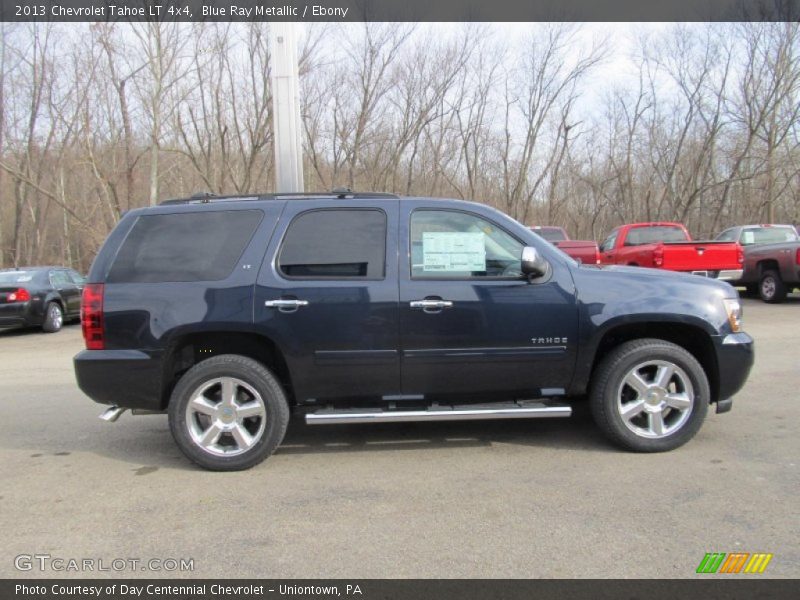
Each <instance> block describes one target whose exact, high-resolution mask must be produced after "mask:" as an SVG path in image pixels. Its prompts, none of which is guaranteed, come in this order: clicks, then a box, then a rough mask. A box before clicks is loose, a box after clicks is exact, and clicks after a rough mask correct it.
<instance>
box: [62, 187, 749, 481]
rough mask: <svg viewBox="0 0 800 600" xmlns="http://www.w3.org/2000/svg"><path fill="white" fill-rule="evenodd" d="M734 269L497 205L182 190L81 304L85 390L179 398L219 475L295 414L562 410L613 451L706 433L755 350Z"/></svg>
mask: <svg viewBox="0 0 800 600" xmlns="http://www.w3.org/2000/svg"><path fill="white" fill-rule="evenodd" d="M740 316H741V307H740V304H739V299H738V296H737V293H736V291H735V290H734V288H732V287H731V286H730V285H728V284H727V283H723V282H719V281H713V280H709V279H706V278H701V277H694V276H689V275H681V274H676V273H667V272H660V271H656V270H649V269H636V268H628V267H607V268H600V267H597V266H594V265H579V264H578V263H576V262H575V261H573V260H572V259H570V258H569V257H568V256H566V255H565V254H563V253H562V252H560V251H559V250H557V249H556V248H554V247H553V246H551V245H550V244H548V243H546V242H545V241H544V240H542V239H541V238H540V237H539V236H537V235H536V234H535V233H533V232H532V231H531V230H530V229H528V228H527V227H524V226H523V225H521V224H520V223H518V222H516V221H514V220H513V219H511V218H509V217H508V216H506V215H504V214H502V213H501V212H499V211H496V210H494V209H492V208H489V207H487V206H483V205H480V204H475V203H471V202H463V201H456V200H442V199H430V198H398V197H395V196H389V195H380V194H350V193H347V194H344V193H343V194H327V195H325V194H306V195H294V196H292V195H269V196H257V197H256V196H254V197H249V198H245V197H226V198H204V199H188V200H179V201H169V202H166V203H164V204H162V205H160V206H157V207H153V208H147V209H140V210H134V211H131V212H129V213H128V214H126V215H125V216H124V217H123V219H122V220H121V221H120V223H119V225H118V226H117V227H116V229H115V230H114V231H113V232H112V233H111V234H110V236H109V237H108V239H107V241H106V243H105V245H104V246H103V248H102V249H101V251H100V253H99V254H98V256H97V258H96V259H95V261H94V264H93V266H92V269H91V272H90V274H89V280H88V285H87V286H86V288H85V291H84V299H83V330H84V337H85V340H86V348H87V349H86V350H84V351H83V352H81V353H80V354H78V355H77V356H76V357H75V370H76V373H77V378H78V383H79V385H80V387H81V389H82V390H83V391H84V392H85V393H86V394H88V395H89V396H90V397H91V398H93V399H94V400H95V401H97V402H99V403H102V404H108V405H111V407H110V408H109V409H108V410H107V411H106V413H105V414H104V417H105V418H106V419H107V420H115V419H116V418H117V417H118V416H119V414H120V413H121V412H122V411H123V410H125V409H126V408H130V409H134V412H137V411H146V412H152V411H157V412H167V413H168V414H169V423H170V428H171V431H172V434H173V436H174V438H175V440H176V442H177V444H178V445H179V446H180V448H181V450H182V451H183V452H184V453H185V454H186V455H187V456H188V457H189V458H190V459H191V460H193V461H195V462H196V463H198V464H200V465H202V466H204V467H207V468H210V469H217V470H234V469H243V468H247V467H250V466H252V465H254V464H256V463H258V462H259V461H261V460H263V459H264V458H266V457H267V456H268V455H269V454H270V453H271V452H273V451H274V450H275V448H276V447H277V446H278V445H279V444H280V443H281V440H282V439H283V436H284V433H285V431H286V428H287V424H288V422H289V415H290V411H295V412H301V413H303V414H305V418H306V421H307V422H308V423H312V424H321V423H361V422H381V421H420V420H456V419H492V418H524V417H563V416H568V415H569V414H570V411H571V409H570V405H569V404H568V403H567V400H568V399H570V398H580V397H582V396H584V395H586V394H588V401H589V403H590V405H591V409H592V413H593V415H594V418H595V420H596V421H597V424H598V425H599V426H600V427H601V428H602V430H603V431H604V432H605V433H606V434H607V435H608V437H609V438H610V439H611V440H613V441H614V442H616V443H617V444H619V445H621V446H624V447H626V448H629V449H632V450H636V451H644V452H656V451H663V450H670V449H672V448H675V447H677V446H680V445H681V444H683V443H685V442H686V441H688V440H689V439H690V438H691V437H692V436H694V434H695V433H696V432H697V431H698V429H699V428H700V426H701V424H702V422H703V419H704V418H705V416H706V413H707V411H708V407H709V404H711V403H713V404H716V407H717V412H724V411H726V410H728V409H729V408H730V406H731V396H732V395H733V394H735V393H736V392H737V391H738V390H739V389H740V388H741V387H742V385H743V384H744V382H745V380H746V378H747V375H748V372H749V370H750V367H751V365H752V363H753V342H752V339H751V338H750V337H749V336H748V335H747V334H746V333H744V332H743V331H741V323H740Z"/></svg>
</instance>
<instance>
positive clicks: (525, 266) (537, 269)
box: [522, 246, 550, 278]
mask: <svg viewBox="0 0 800 600" xmlns="http://www.w3.org/2000/svg"><path fill="white" fill-rule="evenodd" d="M549 266H550V265H549V264H547V261H546V260H545V259H544V257H543V256H542V255H541V254H539V251H538V250H536V248H534V247H533V246H525V247H524V248H523V249H522V272H523V273H524V274H525V275H527V276H528V277H533V278H536V277H543V276H544V275H546V274H547V269H548V268H549Z"/></svg>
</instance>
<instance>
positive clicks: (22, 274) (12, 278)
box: [0, 271, 35, 284]
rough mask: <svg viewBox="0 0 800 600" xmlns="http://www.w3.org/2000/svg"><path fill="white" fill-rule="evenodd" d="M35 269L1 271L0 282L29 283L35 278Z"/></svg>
mask: <svg viewBox="0 0 800 600" xmlns="http://www.w3.org/2000/svg"><path fill="white" fill-rule="evenodd" d="M34 275H35V273H34V272H33V271H6V272H5V273H0V284H4V283H27V282H29V281H32V280H33V276H34Z"/></svg>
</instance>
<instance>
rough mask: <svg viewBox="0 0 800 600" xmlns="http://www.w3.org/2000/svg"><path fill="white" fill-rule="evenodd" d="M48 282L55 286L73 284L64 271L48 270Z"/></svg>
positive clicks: (60, 286)
mask: <svg viewBox="0 0 800 600" xmlns="http://www.w3.org/2000/svg"><path fill="white" fill-rule="evenodd" d="M50 283H51V284H52V285H53V287H57V288H63V287H66V286H72V285H73V284H72V281H70V279H69V277H68V276H67V272H66V271H50Z"/></svg>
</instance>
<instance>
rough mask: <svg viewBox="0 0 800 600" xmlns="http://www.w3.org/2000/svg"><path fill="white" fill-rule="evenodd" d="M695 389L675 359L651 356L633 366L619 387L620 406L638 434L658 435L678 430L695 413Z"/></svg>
mask: <svg viewBox="0 0 800 600" xmlns="http://www.w3.org/2000/svg"><path fill="white" fill-rule="evenodd" d="M694 399H695V396H694V389H693V388H692V382H691V381H690V379H689V376H688V375H687V374H686V372H685V371H684V370H683V369H681V368H680V367H679V366H677V365H676V364H674V363H671V362H667V361H663V360H651V361H647V362H643V363H640V364H638V365H636V366H635V367H633V369H631V370H630V371H628V374H627V375H625V377H624V378H623V380H622V383H621V384H620V386H619V389H618V390H617V410H618V411H619V414H620V416H621V417H622V421H623V422H624V423H625V426H626V427H627V428H628V429H630V430H631V431H632V432H633V433H635V434H636V435H638V436H641V437H645V438H650V439H658V438H663V437H666V436H668V435H670V434H672V433H674V432H676V431H677V430H679V429H680V428H681V427H682V426H683V425H684V423H686V421H687V420H688V419H689V416H690V415H691V414H692V408H693V406H694Z"/></svg>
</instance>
